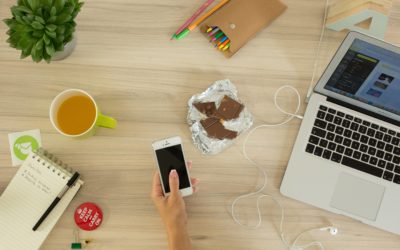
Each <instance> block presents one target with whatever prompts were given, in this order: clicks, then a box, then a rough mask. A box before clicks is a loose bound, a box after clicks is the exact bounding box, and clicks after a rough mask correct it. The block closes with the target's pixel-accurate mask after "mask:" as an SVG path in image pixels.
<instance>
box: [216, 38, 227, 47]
mask: <svg viewBox="0 0 400 250" xmlns="http://www.w3.org/2000/svg"><path fill="white" fill-rule="evenodd" d="M226 39H228V37H227V36H224V37H223V38H222V39H221V40H220V41H219V43H218V46H220V45H221V44H222V43H223V42H225V41H226Z"/></svg>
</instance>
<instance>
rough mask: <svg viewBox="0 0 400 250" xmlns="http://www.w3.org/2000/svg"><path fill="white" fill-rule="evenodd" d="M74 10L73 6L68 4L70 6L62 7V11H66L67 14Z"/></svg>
mask: <svg viewBox="0 0 400 250" xmlns="http://www.w3.org/2000/svg"><path fill="white" fill-rule="evenodd" d="M74 10H75V8H74V7H73V6H70V7H67V8H64V10H63V13H64V12H66V13H68V14H69V15H71V14H72V13H73V12H74Z"/></svg>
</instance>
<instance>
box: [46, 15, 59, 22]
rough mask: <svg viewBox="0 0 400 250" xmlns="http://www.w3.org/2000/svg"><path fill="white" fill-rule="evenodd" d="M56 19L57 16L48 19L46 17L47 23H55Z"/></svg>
mask: <svg viewBox="0 0 400 250" xmlns="http://www.w3.org/2000/svg"><path fill="white" fill-rule="evenodd" d="M56 20H57V16H52V17H50V18H49V19H47V23H55V21H56Z"/></svg>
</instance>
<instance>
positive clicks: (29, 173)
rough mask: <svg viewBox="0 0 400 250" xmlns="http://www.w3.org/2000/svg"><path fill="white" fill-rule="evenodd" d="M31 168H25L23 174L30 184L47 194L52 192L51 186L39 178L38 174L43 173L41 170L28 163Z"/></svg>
mask: <svg viewBox="0 0 400 250" xmlns="http://www.w3.org/2000/svg"><path fill="white" fill-rule="evenodd" d="M28 167H29V168H27V169H25V170H24V172H22V174H21V176H22V177H23V178H24V179H25V180H26V181H27V182H28V183H30V184H32V187H36V188H37V189H39V190H41V191H42V192H44V193H46V194H51V191H50V187H49V186H48V185H46V184H45V183H43V182H42V181H41V180H39V179H38V177H37V175H38V174H40V175H41V174H42V173H41V172H40V170H38V169H37V168H35V167H34V166H32V165H31V164H29V165H28Z"/></svg>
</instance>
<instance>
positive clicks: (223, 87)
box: [187, 79, 253, 155]
mask: <svg viewBox="0 0 400 250" xmlns="http://www.w3.org/2000/svg"><path fill="white" fill-rule="evenodd" d="M225 95H227V96H229V97H230V98H232V99H234V100H236V101H238V102H240V103H241V101H240V100H239V98H238V93H237V89H236V87H235V85H233V83H231V81H230V80H228V79H227V80H221V81H216V82H215V83H214V84H213V85H211V86H210V87H209V88H208V89H207V90H206V91H204V92H203V93H200V94H197V95H194V96H192V97H191V98H190V100H189V102H188V116H187V122H188V124H189V126H190V130H191V131H192V140H193V143H194V145H195V146H196V147H197V148H199V149H200V151H201V152H203V153H204V154H208V155H215V154H218V153H220V152H222V151H223V150H224V149H226V148H228V147H229V146H231V145H232V144H233V143H234V140H236V139H234V140H229V139H224V140H218V139H214V138H209V137H208V136H207V132H206V130H205V129H204V128H203V126H202V125H201V123H200V121H201V120H203V119H206V118H207V116H206V115H204V114H202V113H200V111H198V110H197V109H196V108H195V107H194V106H193V103H198V102H215V103H216V106H217V108H218V107H219V105H220V103H221V100H222V98H223V97H224V96H225ZM242 104H243V103H242ZM252 125H253V117H252V115H251V113H250V112H249V110H248V109H247V108H246V105H244V109H243V110H242V112H241V113H240V116H239V118H237V119H234V120H230V121H225V122H224V126H225V128H226V129H229V130H233V131H237V132H238V137H239V136H240V134H241V133H243V132H245V131H246V130H248V129H249V128H250V127H251V126H252Z"/></svg>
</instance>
